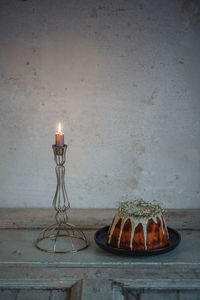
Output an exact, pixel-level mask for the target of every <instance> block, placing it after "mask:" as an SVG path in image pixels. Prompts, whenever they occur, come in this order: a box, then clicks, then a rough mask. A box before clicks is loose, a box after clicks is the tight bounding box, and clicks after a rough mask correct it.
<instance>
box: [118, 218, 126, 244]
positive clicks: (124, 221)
mask: <svg viewBox="0 0 200 300" xmlns="http://www.w3.org/2000/svg"><path fill="white" fill-rule="evenodd" d="M127 220H128V218H125V219H124V220H123V221H122V222H121V227H120V232H119V238H118V241H117V247H118V248H119V246H120V240H121V235H122V231H123V228H124V224H125V223H126V221H127Z"/></svg>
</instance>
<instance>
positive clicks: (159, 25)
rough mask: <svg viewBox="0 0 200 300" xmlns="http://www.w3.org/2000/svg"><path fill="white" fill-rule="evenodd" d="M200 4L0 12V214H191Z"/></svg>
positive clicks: (2, 7)
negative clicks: (5, 210)
mask: <svg viewBox="0 0 200 300" xmlns="http://www.w3.org/2000/svg"><path fill="white" fill-rule="evenodd" d="M199 53H200V4H199V1H197V0H191V1H186V0H178V1H159V0H156V1H155V0H154V1H153V0H150V1H144V0H143V1H138V0H134V1H122V0H121V1H119V0H117V1H113V2H112V1H104V0H103V1H97V0H95V1H89V0H86V1H81V0H78V1H73V0H69V1H64V0H59V1H56V2H55V1H53V0H43V1H39V0H36V1H32V0H26V1H22V0H18V1H17V0H16V1H14V0H11V1H6V0H2V1H1V2H0V141H1V147H0V207H50V206H51V202H52V199H53V196H54V192H55V188H56V177H55V172H54V166H55V165H54V161H53V153H52V149H51V145H52V144H53V143H54V133H55V131H56V126H57V124H58V122H59V121H60V122H61V123H62V124H63V131H64V133H65V142H66V143H67V144H68V145H69V147H68V151H67V162H66V185H67V191H68V196H69V199H70V202H71V206H72V207H91V208H94V207H95V208H98V207H102V208H106V207H116V203H117V201H119V200H122V199H124V198H127V199H132V198H135V197H137V196H140V197H143V198H144V199H145V200H147V201H148V200H149V201H151V200H153V199H156V200H158V201H159V202H160V203H161V204H162V205H163V206H164V207H167V208H195V207H200V199H199V198H200V185H199V182H200V159H199V158H200V156H199V153H200V124H199V123H200V98H199V95H200V85H199V70H200V55H199Z"/></svg>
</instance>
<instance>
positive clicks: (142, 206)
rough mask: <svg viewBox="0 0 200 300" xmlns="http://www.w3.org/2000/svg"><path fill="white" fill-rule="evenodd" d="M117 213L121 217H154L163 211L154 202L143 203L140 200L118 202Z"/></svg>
mask: <svg viewBox="0 0 200 300" xmlns="http://www.w3.org/2000/svg"><path fill="white" fill-rule="evenodd" d="M119 212H120V213H121V214H122V215H123V216H129V217H131V216H136V217H145V218H148V217H154V216H156V215H158V214H160V213H163V212H164V209H163V208H161V206H160V205H159V204H158V203H157V202H156V201H155V200H154V201H153V202H151V203H150V202H145V201H144V200H143V199H142V198H137V199H135V200H131V201H124V202H123V201H122V202H119Z"/></svg>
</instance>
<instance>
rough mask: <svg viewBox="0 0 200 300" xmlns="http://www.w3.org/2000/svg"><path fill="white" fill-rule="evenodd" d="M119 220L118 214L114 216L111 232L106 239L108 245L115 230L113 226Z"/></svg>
mask: <svg viewBox="0 0 200 300" xmlns="http://www.w3.org/2000/svg"><path fill="white" fill-rule="evenodd" d="M119 220H120V216H119V215H118V214H116V215H115V218H114V221H113V225H112V227H111V231H110V235H109V238H108V243H110V242H111V238H112V235H113V231H114V229H115V226H116V225H117V223H118V221H119Z"/></svg>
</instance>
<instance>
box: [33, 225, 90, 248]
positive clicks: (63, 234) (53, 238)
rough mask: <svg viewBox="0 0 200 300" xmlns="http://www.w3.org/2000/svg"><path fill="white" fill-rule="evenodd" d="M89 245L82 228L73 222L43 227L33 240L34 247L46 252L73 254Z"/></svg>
mask: <svg viewBox="0 0 200 300" xmlns="http://www.w3.org/2000/svg"><path fill="white" fill-rule="evenodd" d="M88 245H89V243H88V241H87V238H86V236H85V234H84V233H83V231H82V230H79V229H76V227H75V225H73V224H69V223H66V224H62V225H59V224H52V225H50V226H49V227H47V228H45V229H44V230H43V231H42V232H41V233H40V235H39V237H38V239H37V240H36V242H35V247H36V248H37V249H39V250H41V251H44V252H47V253H69V252H72V253H73V254H75V253H76V252H78V251H81V250H83V249H85V248H87V247H88Z"/></svg>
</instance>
